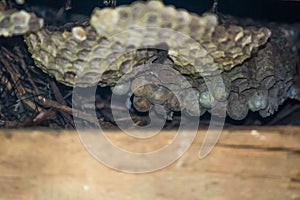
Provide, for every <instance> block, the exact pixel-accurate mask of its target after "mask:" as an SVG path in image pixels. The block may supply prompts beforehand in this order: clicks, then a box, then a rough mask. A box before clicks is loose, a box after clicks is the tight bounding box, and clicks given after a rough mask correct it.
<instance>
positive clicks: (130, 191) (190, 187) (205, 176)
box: [0, 127, 300, 200]
mask: <svg viewBox="0 0 300 200" xmlns="http://www.w3.org/2000/svg"><path fill="white" fill-rule="evenodd" d="M204 134H205V133H204V131H199V133H198V136H197V138H196V139H195V141H194V143H193V145H192V146H191V148H190V149H189V150H188V151H187V152H186V153H185V154H184V156H183V157H182V158H181V159H179V160H178V161H177V162H176V163H174V164H173V165H171V166H169V167H166V168H164V169H162V170H160V171H156V172H152V173H147V174H139V175H137V174H126V173H122V172H118V171H115V170H112V169H110V168H107V167H105V166H103V165H102V164H100V163H99V162H98V161H97V160H95V159H94V158H93V157H92V156H90V154H89V153H88V152H87V151H86V150H85V148H84V147H83V146H82V144H81V142H80V140H79V137H78V135H77V133H76V132H74V131H66V130H64V131H62V130H60V131H55V130H1V131H0V199H1V200H23V199H24V200H25V199H26V200H31V199H34V200H36V199H37V200H94V199H95V200H96V199H97V200H98V199H100V200H106V199H109V200H110V199H117V200H119V199H121V200H123V199H125V200H126V199H128V200H132V199H143V200H144V199H145V200H148V199H149V200H154V199H158V200H164V199H189V200H192V199H200V200H202V199H204V200H206V199H209V200H225V199H226V200H227V199H271V200H277V199H278V200H283V199H294V200H299V199H300V127H298V128H297V127H272V128H257V127H250V128H240V127H238V128H237V127H235V128H230V129H225V130H224V131H223V133H222V136H221V138H220V140H219V143H218V144H217V146H216V147H215V148H214V149H213V151H212V152H211V153H210V154H209V156H208V157H206V158H204V159H202V160H200V159H199V158H198V152H199V148H200V145H201V142H202V140H203V136H204ZM108 135H109V137H110V138H111V139H113V140H115V142H117V143H123V144H124V145H129V146H131V147H132V146H134V144H133V143H132V141H131V139H130V138H128V137H127V136H126V135H123V134H122V133H119V132H117V133H108ZM161 135H162V136H160V137H158V138H157V139H158V141H156V142H149V143H148V144H149V147H147V148H150V149H151V148H152V147H153V146H156V145H157V144H164V143H167V142H168V140H169V139H170V137H171V136H172V137H173V135H174V133H172V132H164V133H161ZM144 145H145V144H144ZM144 145H137V147H135V148H136V149H139V148H145V146H144ZM151 146H152V147H151Z"/></svg>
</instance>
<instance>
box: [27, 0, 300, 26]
mask: <svg viewBox="0 0 300 200" xmlns="http://www.w3.org/2000/svg"><path fill="white" fill-rule="evenodd" d="M65 1H66V0H45V1H40V0H26V2H27V3H29V4H34V5H41V4H43V5H47V6H50V7H55V8H59V7H62V6H64V3H65ZM133 1H134V0H117V5H122V4H130V3H132V2H133ZM164 2H165V4H173V5H175V6H176V7H180V8H185V9H187V10H189V11H191V12H195V13H203V12H205V11H207V10H209V9H210V8H211V6H212V3H213V0H164ZM96 6H98V7H99V6H100V7H101V6H104V5H103V4H102V0H84V1H82V0H72V8H73V9H72V12H76V13H82V14H87V15H89V13H90V12H91V11H92V10H93V8H94V7H96ZM218 11H219V12H221V13H223V14H230V15H234V16H240V17H251V18H254V19H261V20H268V21H280V22H300V1H298V0H296V1H281V0H219V5H218Z"/></svg>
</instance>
